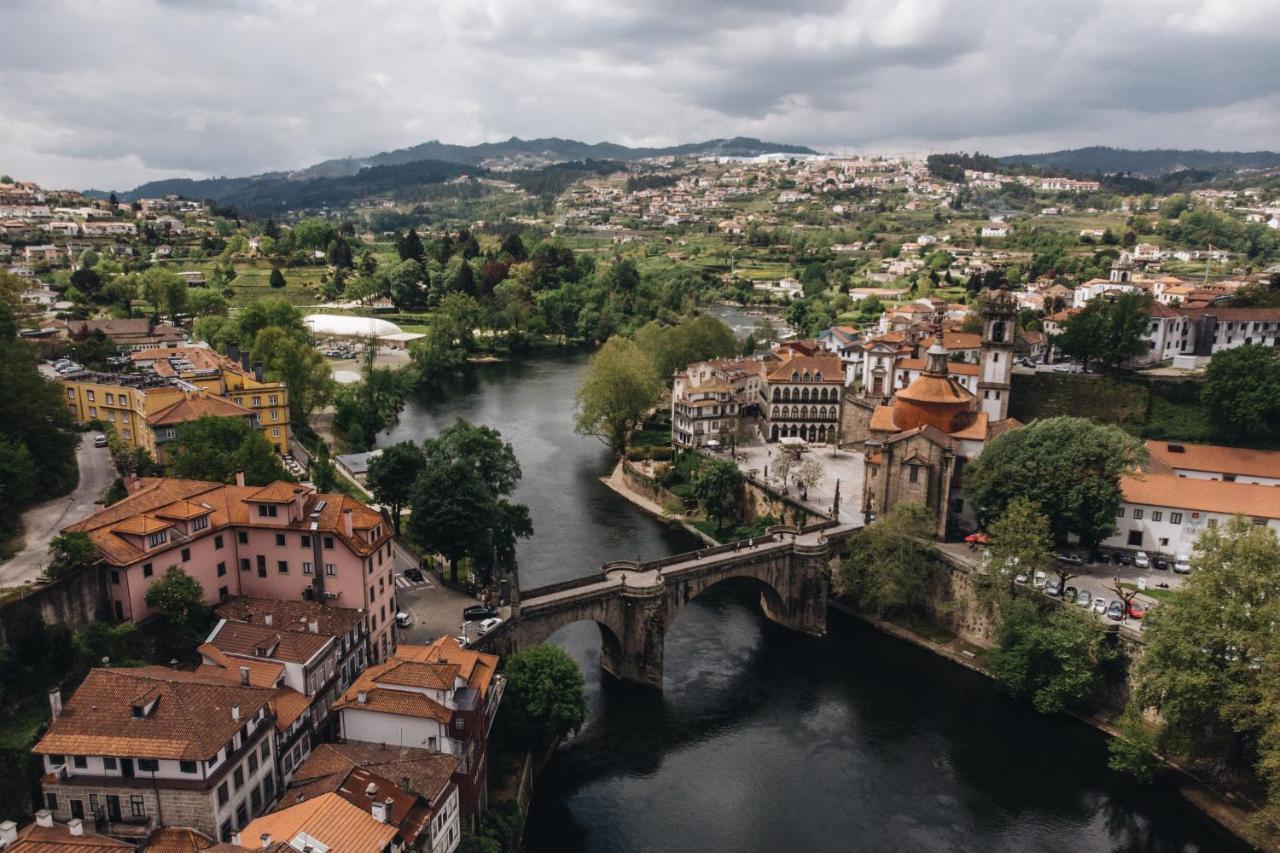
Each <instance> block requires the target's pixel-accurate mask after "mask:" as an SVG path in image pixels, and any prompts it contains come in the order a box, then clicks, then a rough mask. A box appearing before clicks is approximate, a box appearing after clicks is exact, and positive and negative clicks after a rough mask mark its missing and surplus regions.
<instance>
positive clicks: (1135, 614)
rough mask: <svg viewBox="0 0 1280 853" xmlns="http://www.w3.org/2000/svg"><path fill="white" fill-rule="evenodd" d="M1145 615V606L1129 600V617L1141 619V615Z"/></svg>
mask: <svg viewBox="0 0 1280 853" xmlns="http://www.w3.org/2000/svg"><path fill="white" fill-rule="evenodd" d="M1146 615H1147V611H1146V608H1144V607H1143V606H1142V605H1141V604H1139V603H1138V602H1136V601H1130V602H1129V618H1130V619H1141V618H1142V617H1143V616H1146Z"/></svg>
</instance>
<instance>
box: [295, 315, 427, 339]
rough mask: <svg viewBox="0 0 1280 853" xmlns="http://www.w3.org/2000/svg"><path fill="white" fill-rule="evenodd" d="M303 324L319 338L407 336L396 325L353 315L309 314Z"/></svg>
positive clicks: (375, 318)
mask: <svg viewBox="0 0 1280 853" xmlns="http://www.w3.org/2000/svg"><path fill="white" fill-rule="evenodd" d="M302 322H303V323H305V324H306V325H307V328H308V329H310V330H311V334H313V335H315V336H316V337H318V338H378V339H382V338H384V337H386V336H388V335H396V336H400V335H403V334H405V332H404V330H402V329H401V328H400V327H399V326H397V325H396V324H395V323H392V322H391V321H390V320H382V319H379V318H377V317H357V316H355V315H353V314H308V315H307V316H306V317H303V318H302Z"/></svg>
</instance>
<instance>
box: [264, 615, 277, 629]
mask: <svg viewBox="0 0 1280 853" xmlns="http://www.w3.org/2000/svg"><path fill="white" fill-rule="evenodd" d="M273 621H274V620H273V619H272V618H271V614H270V613H264V614H263V615H262V624H264V625H266V626H268V627H270V625H271V623H272V622H273Z"/></svg>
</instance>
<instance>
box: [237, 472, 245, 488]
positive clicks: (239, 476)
mask: <svg viewBox="0 0 1280 853" xmlns="http://www.w3.org/2000/svg"><path fill="white" fill-rule="evenodd" d="M236 485H237V486H243V485H244V469H241V470H239V471H237V472H236Z"/></svg>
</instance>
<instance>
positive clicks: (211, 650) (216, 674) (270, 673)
mask: <svg viewBox="0 0 1280 853" xmlns="http://www.w3.org/2000/svg"><path fill="white" fill-rule="evenodd" d="M196 651H198V652H199V653H200V654H201V655H202V656H203V658H204V663H202V664H201V665H200V666H199V667H198V668H197V669H196V672H198V673H200V674H201V675H204V676H207V677H208V678H210V679H218V680H221V681H231V682H234V683H236V684H239V683H240V668H241V667H244V668H245V669H247V670H249V685H250V686H251V687H275V686H276V685H277V684H279V683H280V677H281V676H282V675H284V664H282V663H280V662H279V661H274V660H261V659H258V658H248V657H244V658H233V657H231V656H230V655H227V654H224V653H223V651H222V649H220V648H218V647H217V646H216V645H214V644H213V643H205V644H204V645H202V646H200V647H199V648H198V649H196Z"/></svg>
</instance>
